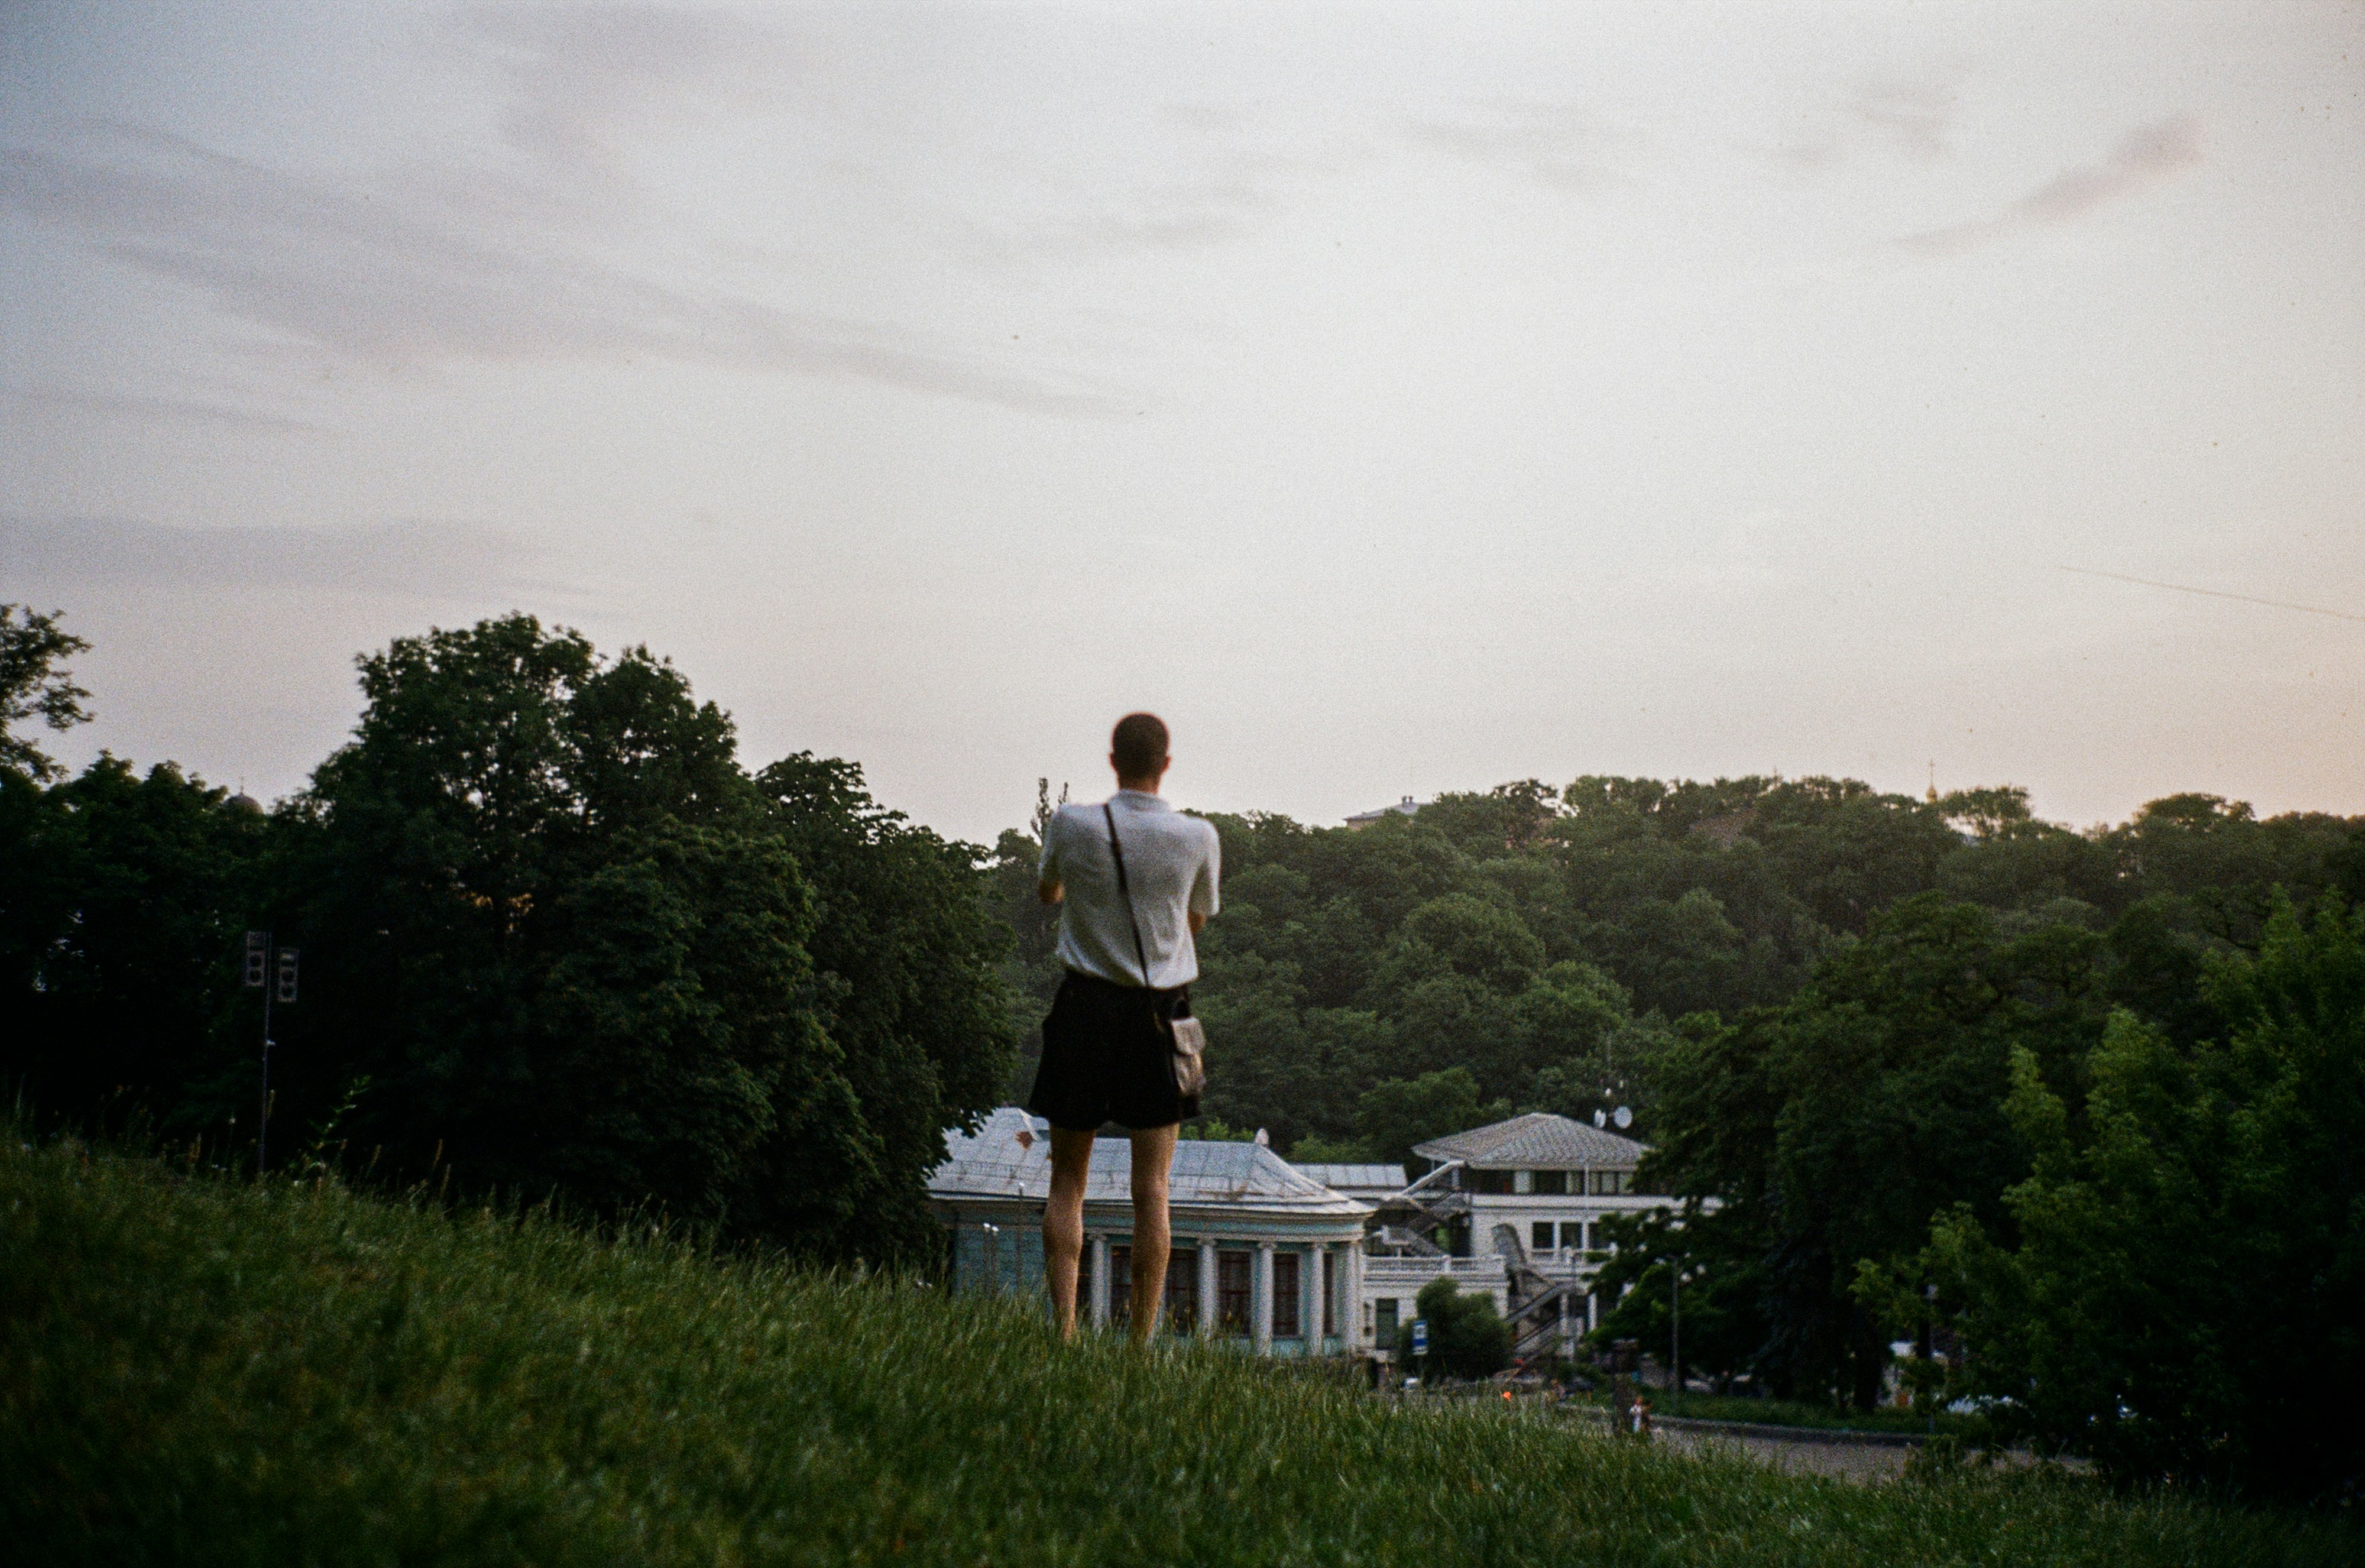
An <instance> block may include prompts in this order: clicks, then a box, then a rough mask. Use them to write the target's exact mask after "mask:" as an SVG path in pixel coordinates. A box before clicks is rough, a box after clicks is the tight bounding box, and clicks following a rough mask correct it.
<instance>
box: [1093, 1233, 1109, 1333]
mask: <svg viewBox="0 0 2365 1568" xmlns="http://www.w3.org/2000/svg"><path fill="white" fill-rule="evenodd" d="M1090 1239H1091V1245H1092V1249H1093V1297H1092V1311H1093V1327H1095V1328H1105V1327H1108V1309H1109V1277H1108V1263H1109V1244H1108V1232H1106V1231H1095V1232H1094V1233H1093V1236H1092V1237H1091V1238H1090Z"/></svg>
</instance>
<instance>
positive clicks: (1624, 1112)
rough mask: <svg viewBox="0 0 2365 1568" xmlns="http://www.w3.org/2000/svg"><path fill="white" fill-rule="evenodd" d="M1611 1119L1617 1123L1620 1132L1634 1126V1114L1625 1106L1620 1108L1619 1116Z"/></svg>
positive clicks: (1616, 1115)
mask: <svg viewBox="0 0 2365 1568" xmlns="http://www.w3.org/2000/svg"><path fill="white" fill-rule="evenodd" d="M1609 1119H1610V1120H1611V1121H1613V1122H1616V1123H1617V1124H1618V1126H1619V1128H1620V1131H1623V1130H1624V1129H1625V1128H1627V1127H1631V1126H1633V1125H1634V1113H1633V1112H1631V1111H1630V1110H1628V1109H1627V1108H1626V1107H1625V1106H1623V1105H1620V1106H1619V1107H1618V1111H1617V1114H1615V1115H1613V1116H1611V1117H1610V1118H1609Z"/></svg>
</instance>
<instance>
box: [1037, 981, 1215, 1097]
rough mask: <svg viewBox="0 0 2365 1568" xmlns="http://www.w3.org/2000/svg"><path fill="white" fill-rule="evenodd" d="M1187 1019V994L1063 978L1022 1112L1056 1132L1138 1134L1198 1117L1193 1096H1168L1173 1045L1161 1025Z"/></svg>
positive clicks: (1171, 1089) (1184, 988) (1171, 1085)
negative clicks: (1117, 1129) (1123, 1130)
mask: <svg viewBox="0 0 2365 1568" xmlns="http://www.w3.org/2000/svg"><path fill="white" fill-rule="evenodd" d="M1190 1016H1191V988H1190V987H1188V986H1178V987H1176V988H1175V989H1174V990H1172V991H1147V990H1144V989H1143V988H1141V987H1140V986H1129V985H1113V984H1111V983H1110V982H1109V981H1107V980H1097V979H1094V978H1093V976H1091V975H1080V974H1078V973H1076V971H1075V970H1073V969H1070V970H1069V971H1068V978H1067V979H1066V980H1061V981H1060V982H1059V995H1058V996H1056V997H1053V998H1052V999H1051V1015H1050V1016H1049V1017H1048V1018H1046V1019H1044V1020H1043V1060H1042V1063H1041V1065H1039V1066H1038V1067H1037V1068H1036V1070H1035V1092H1033V1093H1032V1094H1029V1095H1028V1096H1027V1097H1026V1108H1027V1109H1028V1110H1029V1111H1032V1112H1033V1113H1035V1114H1037V1115H1038V1116H1041V1117H1044V1118H1045V1119H1046V1120H1048V1121H1049V1123H1050V1124H1051V1125H1052V1126H1055V1127H1061V1128H1064V1129H1066V1130H1067V1131H1069V1132H1078V1133H1085V1132H1095V1131H1098V1130H1099V1129H1100V1128H1101V1127H1102V1126H1105V1125H1106V1124H1108V1123H1110V1122H1115V1124H1116V1125H1117V1126H1121V1127H1130V1128H1132V1129H1134V1130H1136V1131H1139V1130H1140V1129H1142V1128H1144V1127H1164V1126H1172V1125H1173V1124H1175V1123H1176V1122H1179V1121H1182V1120H1183V1119H1184V1118H1186V1117H1190V1116H1195V1115H1197V1114H1199V1097H1198V1096H1197V1095H1196V1094H1178V1093H1176V1092H1174V1042H1173V1037H1172V1036H1171V1035H1169V1034H1168V1033H1167V1031H1166V1029H1165V1027H1164V1026H1163V1024H1164V1020H1166V1019H1169V1018H1188V1017H1190Z"/></svg>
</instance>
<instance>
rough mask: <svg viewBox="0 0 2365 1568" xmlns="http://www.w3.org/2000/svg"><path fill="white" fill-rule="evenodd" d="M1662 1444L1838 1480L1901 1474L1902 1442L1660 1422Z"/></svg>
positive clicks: (1904, 1450) (1884, 1478)
mask: <svg viewBox="0 0 2365 1568" xmlns="http://www.w3.org/2000/svg"><path fill="white" fill-rule="evenodd" d="M1653 1435H1654V1436H1655V1437H1656V1438H1657V1439H1658V1440H1659V1442H1660V1443H1661V1445H1663V1446H1664V1447H1666V1448H1671V1449H1676V1450H1680V1451H1683V1452H1687V1453H1693V1452H1698V1451H1699V1450H1702V1449H1705V1448H1710V1447H1716V1448H1724V1449H1739V1450H1741V1451H1742V1452H1743V1453H1744V1454H1746V1455H1748V1456H1749V1457H1750V1458H1751V1459H1754V1460H1756V1461H1757V1462H1760V1463H1762V1464H1770V1465H1772V1466H1773V1467H1774V1468H1775V1469H1777V1470H1787V1471H1790V1472H1792V1473H1796V1474H1801V1475H1829V1476H1833V1477H1835V1478H1837V1479H1839V1480H1842V1481H1894V1480H1896V1479H1897V1477H1898V1476H1900V1474H1902V1473H1904V1471H1905V1459H1906V1456H1907V1455H1908V1454H1910V1453H1911V1452H1912V1451H1913V1450H1911V1449H1910V1448H1907V1447H1905V1446H1904V1445H1903V1444H1901V1443H1900V1444H1889V1443H1849V1442H1818V1441H1817V1440H1816V1439H1814V1438H1813V1437H1811V1436H1808V1435H1801V1436H1799V1437H1796V1438H1767V1437H1757V1436H1754V1435H1753V1436H1745V1437H1736V1436H1734V1435H1732V1434H1731V1433H1727V1432H1704V1431H1697V1430H1694V1431H1677V1430H1676V1429H1674V1428H1669V1427H1661V1428H1658V1430H1657V1431H1656V1432H1655V1433H1654V1434H1653Z"/></svg>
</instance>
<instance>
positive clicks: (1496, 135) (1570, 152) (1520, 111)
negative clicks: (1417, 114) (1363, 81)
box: [1411, 104, 1615, 191]
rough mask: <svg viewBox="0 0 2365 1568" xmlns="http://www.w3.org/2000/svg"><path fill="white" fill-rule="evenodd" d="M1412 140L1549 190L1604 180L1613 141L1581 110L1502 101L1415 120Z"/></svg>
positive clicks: (1571, 188) (1586, 186)
mask: <svg viewBox="0 0 2365 1568" xmlns="http://www.w3.org/2000/svg"><path fill="white" fill-rule="evenodd" d="M1411 133H1412V136H1413V138H1414V140H1418V141H1420V142H1423V143H1425V144H1427V145H1429V146H1430V147H1434V148H1436V149H1438V150H1439V151H1443V152H1448V153H1451V154H1452V155H1453V156H1454V157H1457V158H1461V159H1463V160H1465V161H1466V162H1473V163H1483V164H1487V165H1489V166H1492V167H1496V168H1504V169H1509V170H1513V171H1515V172H1517V173H1519V174H1526V175H1527V176H1528V177H1529V178H1530V179H1532V180H1534V181H1536V182H1537V183H1538V184H1540V185H1549V186H1551V187H1552V188H1553V189H1554V190H1561V191H1586V190H1592V189H1595V188H1597V187H1598V186H1601V185H1606V184H1608V181H1609V179H1610V176H1611V173H1612V170H1611V165H1610V161H1609V159H1608V156H1607V152H1608V147H1609V146H1610V144H1611V143H1612V141H1613V140H1615V138H1613V137H1612V136H1611V135H1610V134H1609V133H1608V131H1606V130H1604V129H1602V128H1601V127H1600V126H1599V125H1598V124H1597V123H1596V122H1595V121H1594V120H1593V118H1592V117H1591V116H1589V115H1587V114H1586V112H1585V111H1584V110H1582V109H1579V108H1576V107H1575V106H1571V105H1565V104H1507V105H1501V106H1495V107H1492V108H1489V109H1486V110H1484V111H1481V112H1478V113H1474V114H1467V115H1463V116H1462V117H1460V118H1454V119H1450V120H1446V119H1431V120H1421V121H1418V122H1417V123H1415V124H1414V125H1413V127H1412V128H1411Z"/></svg>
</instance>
